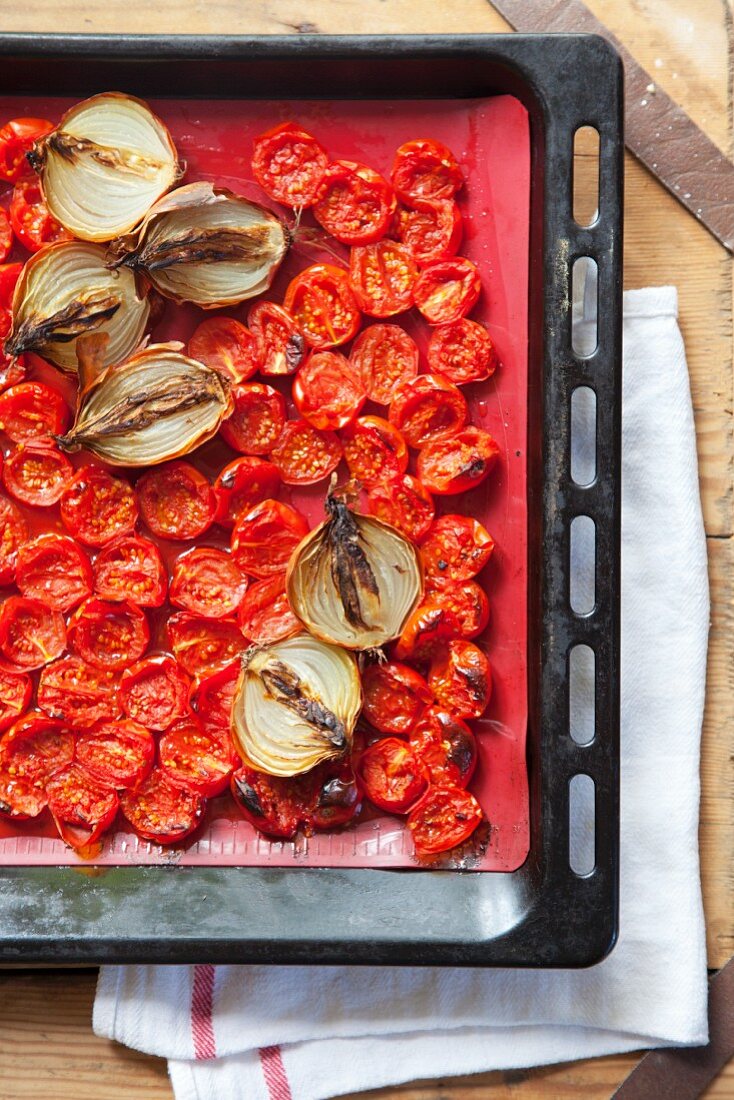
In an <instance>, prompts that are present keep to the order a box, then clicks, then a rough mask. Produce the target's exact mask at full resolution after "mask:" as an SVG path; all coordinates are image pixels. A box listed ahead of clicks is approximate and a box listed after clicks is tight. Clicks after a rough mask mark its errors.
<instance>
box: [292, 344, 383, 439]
mask: <svg viewBox="0 0 734 1100" xmlns="http://www.w3.org/2000/svg"><path fill="white" fill-rule="evenodd" d="M293 400H294V402H295V405H296V408H297V409H298V411H299V413H300V414H301V416H302V417H304V418H305V419H306V420H307V421H308V422H309V424H312V425H313V427H314V428H319V429H321V430H323V431H336V430H337V429H338V428H343V427H344V426H345V425H346V424H349V422H350V421H351V420H354V418H355V416H357V415H358V413H359V410H360V409H361V408H362V406H363V405H364V403H365V401H366V400H367V394H366V393H365V390H364V386H363V385H362V380H361V378H360V376H359V374H358V372H357V371H356V370H355V369H354V367H353V366H352V364H351V363H350V362H349V360H348V359H347V358H345V356H343V355H340V354H339V352H338V351H315V352H313V353H312V354H311V355H310V356H309V357H308V359H307V360H306V362H305V363H304V364H303V366H302V367H301V369H300V370H299V372H298V374H297V375H296V377H295V379H294V381H293Z"/></svg>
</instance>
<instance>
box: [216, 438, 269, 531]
mask: <svg viewBox="0 0 734 1100" xmlns="http://www.w3.org/2000/svg"><path fill="white" fill-rule="evenodd" d="M279 488H280V474H279V473H278V470H277V468H276V466H275V465H274V464H273V463H272V462H266V461H265V459H262V458H253V457H252V456H251V455H243V456H242V457H241V458H236V459H235V460H234V462H230V463H229V465H228V466H225V467H224V469H223V470H222V472H221V473H220V474H219V477H218V478H217V480H216V481H215V482H214V492H215V494H216V497H217V514H216V516H215V520H216V522H217V523H221V525H222V527H228V528H232V527H234V525H235V523H236V522H237V520H238V519H239V517H240V516H241V515H242V513H243V512H249V511H250V509H251V508H254V507H255V505H256V504H259V503H260V501H262V500H269V499H272V498H273V497H274V496H276V494H277V492H278V489H279Z"/></svg>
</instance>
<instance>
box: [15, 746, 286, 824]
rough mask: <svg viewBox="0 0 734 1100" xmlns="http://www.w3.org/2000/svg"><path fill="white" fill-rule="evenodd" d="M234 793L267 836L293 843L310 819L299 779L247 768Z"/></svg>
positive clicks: (242, 810) (233, 786) (235, 780)
mask: <svg viewBox="0 0 734 1100" xmlns="http://www.w3.org/2000/svg"><path fill="white" fill-rule="evenodd" d="M231 790H232V797H233V798H234V800H235V803H236V804H237V807H238V809H239V811H240V813H241V814H242V816H243V817H244V818H245V820H247V821H249V822H250V824H251V825H254V826H255V828H256V829H257V830H258V831H259V832H261V833H265V835H266V836H272V837H277V838H278V839H282V840H290V839H291V837H294V836H295V835H296V833H297V832H298V828H299V826H300V825H302V824H303V822H304V820H305V819H306V817H307V815H308V807H307V806H306V805H305V803H304V799H303V792H302V785H301V783H299V781H298V780H297V779H296V780H293V779H282V778H280V777H279V776H274V775H266V774H265V773H264V772H258V771H255V769H254V768H251V767H249V766H248V765H247V764H244V765H243V766H242V767H241V768H239V770H238V771H236V772H235V773H234V775H233V776H232V780H231ZM0 797H1V794H0Z"/></svg>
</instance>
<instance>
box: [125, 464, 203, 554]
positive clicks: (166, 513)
mask: <svg viewBox="0 0 734 1100" xmlns="http://www.w3.org/2000/svg"><path fill="white" fill-rule="evenodd" d="M135 489H136V492H137V496H138V501H139V502H140V513H141V515H142V517H143V519H144V521H145V523H146V524H147V525H148V527H149V528H150V530H151V531H152V532H153V534H154V535H157V536H158V537H159V538H163V539H194V538H197V536H199V535H203V534H204V532H205V531H206V530H207V529H208V528H209V527H211V525H212V522H213V520H214V514H215V512H216V510H217V499H216V497H215V495H214V490H213V489H212V487H211V485H210V484H209V482H208V481H207V479H206V478H205V477H204V475H203V474H202V473H200V471H199V470H197V469H196V467H195V466H192V465H191V463H189V462H181V461H178V460H176V461H174V462H167V463H166V464H165V465H164V466H156V467H155V469H153V470H149V471H148V472H147V473H145V474H143V476H142V477H141V478H140V479H139V481H138V483H137V485H136V486H135Z"/></svg>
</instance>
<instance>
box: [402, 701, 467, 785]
mask: <svg viewBox="0 0 734 1100" xmlns="http://www.w3.org/2000/svg"><path fill="white" fill-rule="evenodd" d="M409 742H410V746H411V748H413V749H414V750H415V752H416V754H417V755H418V757H419V759H420V760H422V761H423V763H424V764H425V766H426V768H427V769H428V774H429V776H430V780H431V783H436V784H438V785H439V786H447V787H467V786H468V785H469V782H470V780H471V777H472V776H473V775H474V770H475V768H476V766H477V741H476V738H475V736H474V734H473V733H472V731H471V730H470V729H469V727H468V726H467V724H466V722H463V721H462V720H461V718H457V717H456V715H455V714H451V713H450V712H449V711H447V710H443V709H442V708H441V707H428V709H427V710H424V711H423V714H422V715H421V716H420V718H419V719H418V721H417V722H416V724H415V725H414V726H413V728H412V729H411V731H410V734H409Z"/></svg>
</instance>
